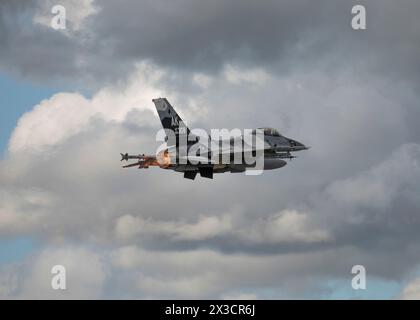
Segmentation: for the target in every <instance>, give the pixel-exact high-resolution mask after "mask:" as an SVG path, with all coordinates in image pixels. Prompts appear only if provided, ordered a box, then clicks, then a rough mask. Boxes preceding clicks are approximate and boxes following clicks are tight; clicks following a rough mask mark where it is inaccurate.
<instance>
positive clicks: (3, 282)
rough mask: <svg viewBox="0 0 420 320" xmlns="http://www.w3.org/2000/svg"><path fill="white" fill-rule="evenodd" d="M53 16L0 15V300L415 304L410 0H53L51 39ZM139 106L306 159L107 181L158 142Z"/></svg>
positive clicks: (414, 75) (419, 213) (415, 75)
mask: <svg viewBox="0 0 420 320" xmlns="http://www.w3.org/2000/svg"><path fill="white" fill-rule="evenodd" d="M55 4H56V2H55V1H53V0H37V1H23V0H22V1H12V0H2V1H1V2H0V153H1V158H0V298H3V299H10V298H12V299H15V298H18V299H21V298H57V299H59V298H128V299H131V298H135V299H148V298H181V299H183V298H190V299H194V298H198V299H199V298H220V299H225V298H257V299H258V298H260V299H264V298H265V299H283V298H301V299H313V298H321V299H336V298H345V299H364V298H387V299H394V298H397V299H398V298H420V250H419V246H418V243H419V241H420V233H419V232H418V230H419V229H420V197H419V190H420V125H419V119H420V103H419V101H420V100H419V98H420V94H419V92H420V91H419V89H420V59H419V57H420V20H419V19H418V12H420V11H419V10H420V2H418V1H416V0H402V1H398V2H397V1H392V0H369V1H364V0H357V1H353V0H347V1H335V0H319V1H312V0H293V1H292V0H281V1H278V0H263V1H251V0H215V1H196V0H171V1H164V0H157V1H156V0H153V1H151V0H150V1H149V0H143V1H128V0H124V1H114V0H97V1H94V0H83V1H76V0H61V1H60V4H62V5H63V6H64V7H65V8H66V10H67V11H66V12H67V24H66V29H65V30H55V29H53V28H52V27H51V25H50V22H51V19H52V17H53V15H52V14H51V8H52V7H53V6H54V5H55ZM356 4H364V5H365V7H366V11H367V29H366V30H359V31H355V30H353V29H352V28H351V19H352V14H351V10H352V7H353V6H354V5H356ZM156 97H167V98H168V100H169V101H170V102H171V103H172V104H173V105H174V106H175V107H176V108H177V110H178V111H179V113H180V114H181V116H182V117H183V118H184V120H186V122H188V125H189V126H190V127H191V128H207V129H211V128H255V127H261V126H271V127H275V128H278V129H279V130H280V132H281V133H283V134H284V135H286V136H289V137H293V138H295V139H297V140H299V141H302V142H303V143H305V144H307V145H310V146H312V148H311V149H310V150H309V151H306V152H302V153H301V154H299V158H298V159H295V160H293V161H292V162H291V163H289V164H288V165H287V166H286V167H284V168H282V169H280V170H275V171H271V172H269V173H264V174H263V175H260V176H246V175H242V174H224V175H216V176H215V179H214V180H207V179H200V178H197V179H196V180H195V181H194V182H192V181H190V180H187V179H183V177H182V175H181V174H176V173H174V172H167V171H165V170H159V169H156V168H152V169H149V170H147V171H139V170H136V169H132V170H123V169H121V167H120V163H119V153H120V152H130V153H140V152H141V153H143V152H144V153H153V152H154V151H155V149H156V147H157V146H158V144H157V143H156V142H155V135H156V132H157V130H159V129H160V122H159V120H158V118H157V114H156V112H155V110H154V107H153V104H152V101H151V99H152V98H156ZM58 264H59V265H63V266H65V267H66V271H67V290H65V291H55V290H52V288H51V278H52V274H51V268H52V266H54V265H58ZM354 265H363V266H365V268H366V272H367V289H366V290H357V291H356V290H353V289H352V287H351V279H352V276H353V275H352V274H351V269H352V267H353V266H354Z"/></svg>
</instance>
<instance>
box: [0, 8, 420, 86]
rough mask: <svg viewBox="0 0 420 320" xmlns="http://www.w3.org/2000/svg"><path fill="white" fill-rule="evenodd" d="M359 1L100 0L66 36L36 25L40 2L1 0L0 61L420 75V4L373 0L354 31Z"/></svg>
mask: <svg viewBox="0 0 420 320" xmlns="http://www.w3.org/2000/svg"><path fill="white" fill-rule="evenodd" d="M11 3H12V2H11ZM13 3H14V2H13ZM40 3H42V2H40ZM356 3H358V2H357V1H327V0H324V1H316V2H315V1H308V0H299V1H272V0H265V1H259V2H255V1H248V0H246V1H243V0H241V1H239V0H231V1H221V0H217V1H190V0H176V1H161V0H160V1H118V2H117V1H97V2H95V3H94V5H95V6H96V7H97V8H100V10H99V11H98V12H97V13H96V14H93V15H91V16H89V17H87V18H86V21H85V23H84V25H83V27H82V28H81V30H77V31H75V30H72V31H71V36H70V37H68V36H66V35H64V34H63V33H60V32H57V31H55V30H52V29H51V28H49V27H48V26H44V25H42V26H40V25H38V24H35V25H31V13H33V7H36V6H35V5H34V4H32V5H31V7H30V8H28V9H27V10H24V9H25V7H22V8H21V7H20V6H17V5H14V4H13V5H10V4H9V5H2V16H6V15H7V16H8V19H2V31H1V32H2V39H1V41H2V42H3V43H2V44H6V46H5V45H2V61H0V63H1V65H2V67H3V69H6V70H12V71H14V72H18V73H20V74H22V75H24V76H27V77H32V78H34V79H37V78H43V79H44V80H45V79H67V80H68V79H73V80H77V79H83V80H86V81H89V82H90V83H95V82H96V83H101V82H103V81H109V80H111V79H113V80H114V81H115V78H124V77H125V76H126V74H127V73H130V70H131V69H132V68H133V66H134V64H135V63H136V62H138V61H142V60H152V61H154V62H155V63H157V64H158V65H165V66H166V67H173V68H175V69H176V70H182V71H188V70H189V71H202V72H210V73H214V72H217V71H218V70H219V68H220V67H221V66H223V65H224V64H225V63H230V62H235V63H236V64H239V65H241V64H242V65H246V66H252V65H258V66H265V67H267V68H268V69H270V70H272V71H273V72H274V73H282V74H285V73H286V72H288V71H290V70H296V69H299V68H302V69H311V68H312V69H319V68H322V69H325V70H326V71H327V72H334V70H337V69H340V68H342V67H344V66H349V65H350V66H352V67H353V68H354V69H355V70H356V71H363V70H366V68H368V69H369V70H371V71H374V72H379V73H381V74H386V75H387V76H388V77H392V78H395V79H402V80H404V79H415V80H416V81H417V76H418V74H419V68H420V63H419V60H418V59H417V57H418V56H419V55H420V44H419V43H420V41H419V40H420V39H419V37H420V36H419V34H420V33H419V32H418V30H419V29H420V23H419V22H418V19H417V12H418V11H419V8H420V4H419V3H418V2H415V1H408V0H407V1H402V2H401V1H400V2H395V1H369V2H367V3H366V4H365V5H366V7H367V18H368V20H367V21H368V22H367V26H368V30H366V31H359V32H356V31H354V30H352V29H351V27H350V21H351V8H352V6H353V5H354V4H356ZM39 7H41V6H38V11H36V12H37V14H41V15H45V16H46V17H47V18H50V13H49V11H46V10H45V9H43V11H39ZM29 9H31V10H32V11H31V10H29ZM71 13H72V12H71V11H69V12H68V15H69V16H71ZM70 25H71V24H70Z"/></svg>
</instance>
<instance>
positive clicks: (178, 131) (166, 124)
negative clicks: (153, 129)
mask: <svg viewBox="0 0 420 320" xmlns="http://www.w3.org/2000/svg"><path fill="white" fill-rule="evenodd" d="M152 101H153V103H154V104H155V106H156V110H157V112H158V114H159V118H160V121H161V122H162V126H163V128H164V129H165V131H166V130H172V131H173V132H174V133H175V135H176V136H177V137H178V136H179V135H189V134H190V129H188V127H187V126H186V125H185V123H184V121H182V119H181V117H180V116H179V115H178V113H176V111H175V109H174V108H173V107H172V106H171V104H170V103H169V101H168V100H167V99H166V98H158V99H153V100H152Z"/></svg>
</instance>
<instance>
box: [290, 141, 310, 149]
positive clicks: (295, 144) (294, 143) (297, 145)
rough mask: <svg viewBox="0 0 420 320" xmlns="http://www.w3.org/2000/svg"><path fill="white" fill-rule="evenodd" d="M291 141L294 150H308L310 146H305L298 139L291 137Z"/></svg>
mask: <svg viewBox="0 0 420 320" xmlns="http://www.w3.org/2000/svg"><path fill="white" fill-rule="evenodd" d="M289 142H290V146H291V147H292V148H293V150H294V151H300V150H308V149H309V148H310V147H307V146H305V145H304V144H303V143H302V142H299V141H296V140H292V139H289Z"/></svg>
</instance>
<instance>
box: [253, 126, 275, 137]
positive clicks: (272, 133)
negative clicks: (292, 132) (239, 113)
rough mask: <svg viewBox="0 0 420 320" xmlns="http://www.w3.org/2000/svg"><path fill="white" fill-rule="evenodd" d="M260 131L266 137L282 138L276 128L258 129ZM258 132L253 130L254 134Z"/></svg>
mask: <svg viewBox="0 0 420 320" xmlns="http://www.w3.org/2000/svg"><path fill="white" fill-rule="evenodd" d="M258 130H261V131H262V132H263V133H264V135H265V136H273V137H280V136H281V134H280V133H279V132H278V130H277V129H274V128H258ZM256 132H257V130H256V129H254V130H252V134H256Z"/></svg>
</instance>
